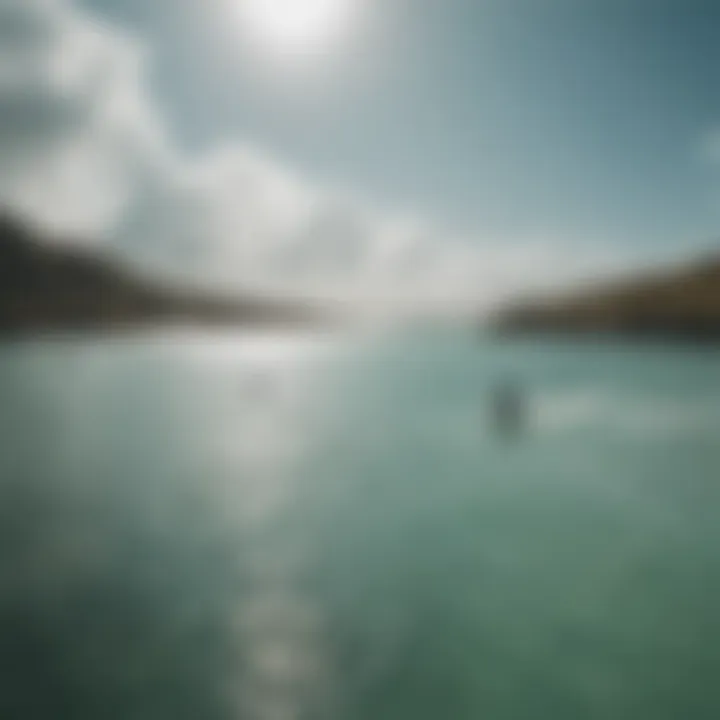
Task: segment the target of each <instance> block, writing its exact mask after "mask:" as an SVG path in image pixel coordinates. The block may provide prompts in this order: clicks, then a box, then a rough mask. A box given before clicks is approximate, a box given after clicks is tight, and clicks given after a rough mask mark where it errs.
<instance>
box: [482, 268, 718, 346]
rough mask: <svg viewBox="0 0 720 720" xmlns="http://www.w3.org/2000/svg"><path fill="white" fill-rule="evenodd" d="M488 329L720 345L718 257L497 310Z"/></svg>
mask: <svg viewBox="0 0 720 720" xmlns="http://www.w3.org/2000/svg"><path fill="white" fill-rule="evenodd" d="M491 327H492V329H493V330H494V331H495V332H497V333H499V334H500V335H505V336H509V335H529V334H533V335H535V334H541V335H560V336H573V337H577V336H581V335H593V336H610V337H615V338H624V339H647V340H661V341H672V342H675V341H678V342H713V343H716V342H720V255H719V256H716V257H710V258H707V259H705V260H701V261H698V262H697V263H695V264H691V265H688V266H685V267H680V268H676V269H671V270H665V271H662V272H655V273H652V274H648V275H646V276H644V277H637V278H634V279H629V280H622V281H617V282H612V281H611V282H608V283H604V284H600V285H597V286H594V287H590V288H584V289H583V290H581V291H578V292H576V293H567V294H564V295H558V296H555V297H545V298H537V299H535V300H526V301H521V302H517V303H515V304H511V305H510V306H508V307H506V308H503V309H501V310H500V311H499V312H498V313H497V314H496V315H495V316H494V317H493V318H492V319H491Z"/></svg>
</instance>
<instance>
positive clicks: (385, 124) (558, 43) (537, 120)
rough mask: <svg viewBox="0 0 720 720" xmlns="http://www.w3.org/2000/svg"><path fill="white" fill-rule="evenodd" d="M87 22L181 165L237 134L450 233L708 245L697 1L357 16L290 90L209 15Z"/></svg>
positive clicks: (484, 2) (471, 6) (115, 11)
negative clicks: (145, 102) (120, 28)
mask: <svg viewBox="0 0 720 720" xmlns="http://www.w3.org/2000/svg"><path fill="white" fill-rule="evenodd" d="M93 4H94V5H95V6H97V7H98V8H100V9H101V10H103V11H104V12H110V13H112V15H113V16H114V17H116V18H117V19H118V20H120V21H122V22H124V23H133V24H135V26H136V27H137V28H138V30H139V31H140V32H142V33H143V35H145V37H147V38H149V39H150V40H151V41H152V45H153V48H154V50H155V53H156V55H155V57H156V61H157V66H158V67H157V73H156V75H155V79H154V87H155V88H156V89H157V91H158V93H159V94H160V96H161V97H162V98H163V102H164V105H165V107H166V108H167V109H168V111H169V113H170V117H171V120H172V122H173V124H174V125H175V126H176V128H177V129H178V132H179V133H180V135H181V136H182V138H184V141H185V142H186V143H188V144H190V145H194V144H200V145H202V144H203V143H208V142H212V140H213V139H214V138H215V137H217V136H219V135H230V134H237V133H238V132H241V133H242V134H244V135H246V136H249V137H251V138H254V139H256V140H257V141H258V142H260V143H261V144H263V145H265V146H268V147H270V148H271V149H273V150H275V151H277V152H278V153H280V154H281V155H282V156H283V157H287V158H288V159H290V160H291V161H292V162H293V163H295V164H296V165H299V166H301V167H302V168H303V169H305V170H307V171H308V172H310V173H313V174H315V175H319V176H321V177H328V178H330V179H332V180H334V181H340V182H342V183H345V184H349V185H351V186H353V187H356V188H357V189H358V190H359V192H362V193H365V194H368V195H370V196H371V197H373V198H377V199H379V201H381V202H383V203H388V204H391V205H398V206H403V207H405V206H409V207H411V208H416V209H418V210H419V211H420V212H422V213H424V214H427V215H429V216H431V217H432V218H434V219H436V221H438V222H442V223H443V224H444V225H445V226H447V225H449V226H451V227H456V228H459V229H460V230H461V231H463V232H476V233H491V234H493V235H498V234H499V235H518V234H526V233H528V232H537V231H538V230H539V231H541V232H543V233H548V232H555V233H560V234H562V235H572V234H577V235H582V236H586V237H589V238H592V239H597V240H600V241H608V242H632V243H639V244H654V243H671V244H672V243H688V242H689V243H692V242H693V241H695V242H704V241H706V240H707V239H708V237H711V236H713V235H714V233H715V232H716V227H717V223H718V220H719V219H720V217H719V215H718V212H717V208H716V203H715V199H714V197H713V195H714V190H715V188H714V185H715V179H714V177H713V175H712V172H711V170H712V168H710V167H709V163H707V162H705V161H704V158H703V157H702V152H701V147H702V138H703V136H704V135H706V134H708V133H710V132H711V131H712V130H713V128H714V127H715V126H716V125H718V123H719V122H720V92H719V90H720V88H719V87H718V86H719V85H720V83H719V82H718V80H719V75H720V6H718V4H717V3H716V2H713V0H690V1H687V2H686V1H681V0H669V1H668V0H443V2H442V3H439V2H437V1H436V0H405V1H401V0H384V1H383V2H382V3H379V2H377V1H376V2H375V4H374V6H373V7H372V8H371V14H370V16H369V18H368V19H367V20H366V21H365V23H363V24H362V25H361V26H360V28H359V32H358V37H357V38H354V40H353V41H351V42H350V43H349V47H348V48H347V49H346V50H345V51H342V50H341V51H339V52H337V53H336V55H337V57H329V58H328V61H329V62H331V63H332V64H333V66H334V67H335V68H336V72H334V73H328V72H325V73H323V77H322V79H321V80H318V81H313V79H312V78H310V79H309V80H307V82H306V83H305V85H306V87H303V88H298V87H297V85H298V83H297V82H295V80H294V79H291V78H282V77H279V76H278V73H275V74H272V73H270V72H268V70H267V68H263V67H262V62H263V60H262V59H261V58H254V57H252V54H251V53H249V52H248V50H247V48H243V47H241V42H242V38H241V36H240V33H239V32H237V28H234V27H232V22H229V23H228V18H227V17H226V16H227V14H228V9H227V7H226V6H225V7H223V3H219V2H215V3H214V2H207V3H202V6H203V9H202V10H197V9H196V10H192V9H191V8H190V5H191V4H190V3H186V4H185V7H183V8H182V9H181V10H180V11H179V12H175V13H168V12H166V9H167V7H169V4H168V3H164V4H163V3H162V2H161V3H158V4H157V5H155V4H154V3H147V2H140V1H138V0H135V1H134V2H133V1H132V0H130V1H127V0H126V1H124V2H123V0H95V2H94V3H93ZM150 5H155V7H154V8H152V7H148V6H150ZM225 5H227V3H225ZM181 6H182V3H181ZM200 12H202V13H203V15H205V18H204V19H203V18H201V19H200V20H199V21H198V18H197V15H198V14H199V13H200ZM183 14H185V17H183ZM213 15H214V16H215V17H213ZM191 16H192V19H191ZM228 25H229V26H228ZM307 86H309V88H308V87H307Z"/></svg>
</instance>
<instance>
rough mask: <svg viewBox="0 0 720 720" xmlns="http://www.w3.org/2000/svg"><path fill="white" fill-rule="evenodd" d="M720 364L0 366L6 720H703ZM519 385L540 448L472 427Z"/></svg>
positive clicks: (435, 348) (224, 342) (308, 345)
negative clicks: (498, 396) (500, 392)
mask: <svg viewBox="0 0 720 720" xmlns="http://www.w3.org/2000/svg"><path fill="white" fill-rule="evenodd" d="M719 361H720V353H719V352H717V351H710V350H705V351H695V350H689V349H684V350H681V349H672V348H659V347H649V346H648V347H643V346H637V347H632V348H629V347H626V348H621V347H619V346H610V345H603V344H601V343H590V342H588V343H585V344H584V345H582V346H574V345H570V344H567V345H562V344H554V345H543V344H532V343H515V344H499V343H493V342H490V341H486V340H482V339H479V338H475V337H470V336H464V335H461V334H454V333H442V334H439V333H438V334H433V335H429V334H426V335H424V336H421V335H418V336H407V337H395V338H388V337H376V338H363V339H353V340H350V339H339V338H335V339H329V338H315V339H311V338H307V337H305V338H293V337H277V336H275V337H273V336H264V337H211V336H199V335H198V336H192V335H182V334H168V335H165V336H163V337H153V338H149V337H145V338H143V337H137V338H126V339H117V340H107V341H103V342H89V341H79V340H78V341H73V342H70V341H67V342H61V341H44V342H36V343H26V344H17V345H6V346H5V347H4V348H2V349H1V350H0V403H1V406H0V407H1V409H0V443H1V447H0V479H1V480H2V485H1V487H0V493H1V496H0V500H1V502H0V520H1V521H2V522H1V524H0V527H1V528H2V529H1V530H0V532H1V533H2V535H1V536H0V537H1V538H2V540H1V542H0V559H2V568H3V572H2V578H0V579H1V580H2V582H1V584H0V622H2V626H1V627H2V628H3V636H4V637H5V638H6V639H7V640H6V642H5V643H3V645H4V646H5V650H4V652H3V653H2V662H3V668H2V670H3V672H2V678H3V680H0V683H2V684H3V685H4V687H3V688H2V690H3V692H2V693H0V695H1V696H2V700H0V703H2V706H1V707H0V710H1V712H0V716H1V717H3V718H14V717H18V718H20V717H22V718H34V717H38V718H40V717H53V718H66V717H67V718H86V717H87V718H103V719H104V718H118V719H120V718H123V719H125V718H143V719H145V718H147V719H148V720H155V719H157V720H160V719H164V718H170V717H172V718H175V719H178V718H231V717H232V718H235V717H240V718H251V719H255V718H257V719H259V720H265V719H266V718H267V720H285V719H286V718H287V719H288V720H294V719H295V718H297V719H298V720H300V719H301V718H338V720H342V719H344V718H353V719H354V718H359V719H362V720H365V719H368V720H369V719H370V718H373V719H376V718H379V719H383V718H387V719H388V720H406V719H407V720H423V719H425V718H428V719H430V718H432V719H433V720H434V719H436V718H437V719H440V718H443V719H444V718H454V719H457V720H463V719H464V718H472V719H475V718H478V719H479V718H491V719H493V720H494V719H498V720H500V719H502V720H504V719H508V720H515V719H524V718H552V719H553V720H565V719H566V718H567V719H568V720H569V719H571V718H572V719H575V718H580V717H583V718H612V719H613V720H615V719H617V718H632V719H633V720H638V719H644V718H652V719H653V720H658V719H662V718H673V719H675V718H692V719H697V718H717V717H718V716H720V691H718V690H716V689H715V682H714V681H715V675H716V671H717V669H718V668H719V667H720V646H719V645H718V643H719V641H720V610H718V608H720V544H719V543H718V540H720V529H719V527H718V522H717V519H718V514H719V511H718V500H720V486H719V483H720V442H718V436H719V435H720V362H719ZM507 376H511V377H513V378H517V379H518V380H519V381H520V382H521V383H522V385H523V386H524V387H525V388H526V390H527V397H528V407H529V427H528V430H527V433H526V435H525V436H524V437H523V438H521V439H520V440H518V441H515V442H508V441H503V440H501V439H500V438H498V437H496V436H495V434H494V433H493V432H492V427H491V425H490V424H489V423H488V403H489V398H490V394H491V391H492V388H493V386H494V385H495V384H496V383H497V382H498V381H499V380H501V379H503V378H505V377H507Z"/></svg>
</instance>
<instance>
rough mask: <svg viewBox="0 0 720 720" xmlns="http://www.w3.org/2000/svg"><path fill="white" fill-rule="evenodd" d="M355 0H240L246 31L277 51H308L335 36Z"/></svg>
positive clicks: (325, 44) (323, 46) (344, 26)
mask: <svg viewBox="0 0 720 720" xmlns="http://www.w3.org/2000/svg"><path fill="white" fill-rule="evenodd" d="M354 4H355V0H240V12H241V19H242V21H243V23H244V26H245V28H246V30H247V31H248V33H249V34H250V35H251V36H252V37H253V38H254V39H255V40H257V41H259V42H260V43H261V44H262V45H264V46H265V47H267V48H269V49H271V50H273V51H276V52H280V53H283V54H285V53H288V54H292V55H303V54H307V55H311V54H316V53H319V52H322V51H323V50H324V49H327V47H328V46H329V45H330V44H331V43H333V42H334V41H336V40H338V39H339V38H340V36H341V34H342V33H343V31H344V30H346V29H347V27H348V26H349V22H350V14H351V13H350V11H351V9H352V8H353V5H354Z"/></svg>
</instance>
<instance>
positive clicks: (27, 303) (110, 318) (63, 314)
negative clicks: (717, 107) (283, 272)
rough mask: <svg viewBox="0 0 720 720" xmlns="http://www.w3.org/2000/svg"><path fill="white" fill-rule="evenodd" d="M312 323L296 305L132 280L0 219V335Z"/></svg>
mask: <svg viewBox="0 0 720 720" xmlns="http://www.w3.org/2000/svg"><path fill="white" fill-rule="evenodd" d="M318 319H319V314H318V313H316V312H314V311H312V310H311V309H310V308H309V307H306V306H304V305H302V304H295V303H289V302H279V301H277V302H275V301H271V300H264V299H259V298H250V297H246V298H235V297H232V298H230V297H216V296H211V295H207V294H203V293H200V292H198V291H195V290H188V289H182V288H176V287H173V286H171V285H170V284H162V283H161V282H160V281H155V280H150V279H148V278H144V277H140V276H139V274H138V273H137V272H136V271H133V270H131V269H130V268H129V267H127V266H125V265H124V264H123V263H121V262H119V261H118V260H117V259H116V258H113V257H112V256H110V255H108V254H103V253H101V252H98V251H95V250H86V249H82V248H80V247H78V246H72V245H70V244H67V243H54V242H50V241H49V238H42V237H39V236H38V235H37V233H36V232H35V231H33V230H31V229H30V228H29V227H28V226H26V225H24V224H23V223H21V222H19V221H17V220H16V219H14V218H12V217H10V216H8V215H4V216H0V334H5V335H6V334H17V333H27V332H44V331H54V330H88V329H97V330H108V329H117V328H120V327H129V326H139V325H149V324H157V323H192V324H203V325H207V324H219V325H248V324H252V325H267V324H273V325H275V324H298V323H307V322H313V321H316V320H318Z"/></svg>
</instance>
